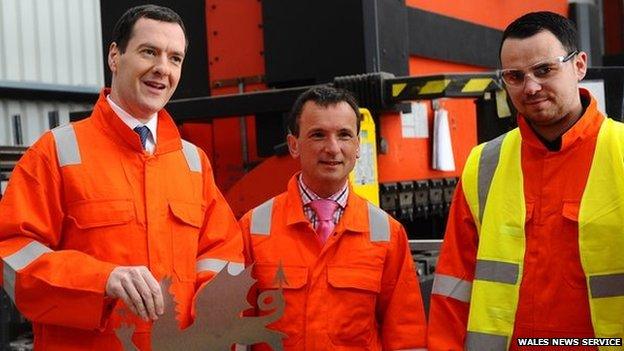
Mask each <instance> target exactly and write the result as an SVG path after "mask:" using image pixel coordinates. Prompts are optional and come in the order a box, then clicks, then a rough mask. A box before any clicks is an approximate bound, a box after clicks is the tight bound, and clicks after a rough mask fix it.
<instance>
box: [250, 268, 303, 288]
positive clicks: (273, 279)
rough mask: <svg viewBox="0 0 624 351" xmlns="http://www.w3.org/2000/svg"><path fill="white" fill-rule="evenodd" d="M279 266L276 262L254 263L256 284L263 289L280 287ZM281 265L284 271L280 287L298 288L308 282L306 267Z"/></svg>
mask: <svg viewBox="0 0 624 351" xmlns="http://www.w3.org/2000/svg"><path fill="white" fill-rule="evenodd" d="M279 267H280V266H279V265H276V264H265V263H256V264H255V265H254V269H253V276H254V278H256V279H257V280H258V286H259V287H260V288H264V289H278V288H279V287H280V277H279V275H278V269H279ZM281 267H282V271H283V273H284V275H283V278H282V279H283V281H282V283H281V286H282V289H300V288H302V287H304V286H305V285H306V284H307V283H308V267H301V266H281Z"/></svg>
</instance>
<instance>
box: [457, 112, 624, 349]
mask: <svg viewBox="0 0 624 351" xmlns="http://www.w3.org/2000/svg"><path fill="white" fill-rule="evenodd" d="M521 142H522V139H521V136H520V131H519V130H518V129H517V128H516V129H514V130H512V131H510V132H508V133H506V134H504V135H502V136H500V137H498V138H496V139H494V140H492V141H490V142H487V143H485V144H481V145H479V146H477V147H476V148H475V149H473V151H472V152H471V153H470V156H469V157H468V160H467V162H466V166H465V168H464V172H463V174H462V184H463V189H464V194H465V196H466V200H467V202H468V205H469V207H470V211H471V212H472V215H473V217H474V221H475V223H476V226H477V231H478V233H479V248H478V250H477V264H476V270H475V278H474V281H473V285H472V293H471V298H470V313H469V317H468V330H467V336H466V342H465V349H466V350H469V351H484V350H491V351H499V350H500V351H504V350H508V348H509V344H510V342H511V336H512V334H513V331H514V322H515V317H516V309H517V305H518V297H519V291H520V282H521V277H522V272H523V267H524V253H525V248H526V243H525V231H524V225H525V216H526V208H525V201H524V189H523V175H522V167H521V163H520V147H521ZM578 231H579V249H580V257H581V264H582V267H583V271H584V272H585V277H586V281H587V286H588V292H589V304H590V311H591V320H592V325H593V328H594V333H595V336H596V337H599V338H624V124H622V123H618V122H615V121H613V120H611V119H605V121H604V122H603V123H602V126H601V127H600V131H599V133H598V139H597V143H596V149H595V151H594V158H593V161H592V165H591V169H590V172H589V177H588V179H587V184H586V186H585V189H584V192H583V195H582V198H581V202H580V207H579V216H578ZM616 349H618V348H617V347H602V346H601V347H599V350H600V351H606V350H616Z"/></svg>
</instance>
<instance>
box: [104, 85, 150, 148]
mask: <svg viewBox="0 0 624 351" xmlns="http://www.w3.org/2000/svg"><path fill="white" fill-rule="evenodd" d="M106 101H108V104H109V105H110V107H111V108H112V109H113V111H114V112H115V114H116V115H117V117H119V119H121V120H122V121H123V122H124V123H125V124H126V125H127V126H128V128H130V129H131V130H134V128H136V127H138V126H146V127H147V128H149V130H150V132H151V135H150V136H149V137H147V140H146V141H145V150H146V151H147V152H148V153H149V154H153V153H154V149H156V137H157V136H156V130H157V129H158V118H156V116H157V115H158V114H157V113H154V114H153V115H151V116H150V118H149V120H148V121H147V123H142V122H141V121H139V120H138V119H136V118H134V117H132V116H131V115H130V114H129V113H128V112H126V111H124V109H122V108H121V107H119V106H118V105H117V104H116V103H115V102H114V101H113V100H111V98H110V95H106Z"/></svg>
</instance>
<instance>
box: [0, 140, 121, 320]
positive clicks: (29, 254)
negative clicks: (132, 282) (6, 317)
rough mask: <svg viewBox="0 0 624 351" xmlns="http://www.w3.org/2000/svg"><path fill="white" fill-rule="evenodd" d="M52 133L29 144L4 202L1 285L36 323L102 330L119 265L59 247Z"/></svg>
mask: <svg viewBox="0 0 624 351" xmlns="http://www.w3.org/2000/svg"><path fill="white" fill-rule="evenodd" d="M50 155H54V156H55V155H56V152H55V147H54V146H53V141H52V138H51V135H50V134H49V133H48V134H46V135H45V136H44V137H43V138H42V139H41V140H40V141H39V142H37V143H36V144H35V145H34V146H33V147H31V148H30V149H29V150H28V151H27V152H26V153H25V155H24V156H23V157H22V159H21V160H20V161H19V162H18V164H17V166H16V167H15V169H14V170H13V173H12V175H11V179H10V181H9V185H8V187H7V189H6V193H5V195H4V197H3V198H2V201H0V257H1V258H2V261H1V265H2V270H3V275H2V283H3V288H4V289H5V291H6V292H7V294H8V295H9V296H10V297H11V298H12V300H13V301H14V302H15V304H16V306H17V308H18V309H19V311H20V312H21V313H22V314H23V315H24V316H25V317H26V318H27V319H29V320H31V321H33V322H35V323H44V324H53V325H60V326H67V327H73V328H82V329H96V328H103V327H104V323H105V321H106V319H107V317H108V315H109V314H110V311H111V310H112V305H111V304H110V303H108V302H105V301H106V300H105V297H104V294H105V289H106V281H107V279H108V276H109V274H110V272H111V271H112V270H113V268H114V267H115V266H114V265H113V264H110V263H107V262H103V261H99V260H96V259H95V258H93V257H91V256H90V255H88V254H86V253H83V252H79V251H76V250H56V248H57V247H59V245H60V244H61V243H62V240H63V238H62V232H63V220H64V218H65V213H64V206H63V197H62V192H61V186H62V185H61V177H60V172H59V169H58V166H57V163H56V159H55V158H51V157H50Z"/></svg>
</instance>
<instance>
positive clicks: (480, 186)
mask: <svg viewBox="0 0 624 351" xmlns="http://www.w3.org/2000/svg"><path fill="white" fill-rule="evenodd" d="M505 135H507V134H503V135H501V136H499V137H498V138H496V139H494V140H491V141H488V142H487V143H486V144H485V145H484V146H483V150H482V151H481V157H480V158H479V179H477V191H478V194H479V220H480V221H481V220H483V211H484V210H485V202H486V201H487V196H488V193H489V192H490V185H492V178H493V177H494V171H495V170H496V167H497V166H498V159H499V158H500V152H501V145H502V144H503V139H504V138H505Z"/></svg>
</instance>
